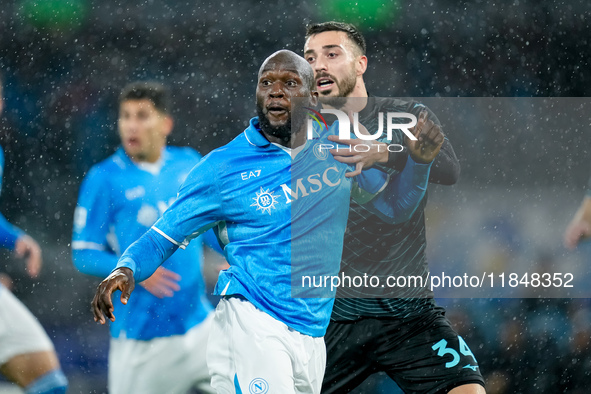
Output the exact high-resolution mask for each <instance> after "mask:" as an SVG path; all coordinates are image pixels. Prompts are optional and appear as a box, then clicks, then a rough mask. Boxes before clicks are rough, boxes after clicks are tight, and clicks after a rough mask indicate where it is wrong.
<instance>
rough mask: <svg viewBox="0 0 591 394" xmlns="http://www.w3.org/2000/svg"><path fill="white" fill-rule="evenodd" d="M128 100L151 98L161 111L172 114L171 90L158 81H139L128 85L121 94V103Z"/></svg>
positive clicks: (155, 106)
mask: <svg viewBox="0 0 591 394" xmlns="http://www.w3.org/2000/svg"><path fill="white" fill-rule="evenodd" d="M128 100H150V101H151V102H152V104H154V108H156V109H157V110H158V111H159V112H162V113H163V114H170V111H171V106H172V104H171V99H170V92H169V90H168V88H166V86H164V85H163V84H161V83H158V82H152V81H138V82H132V83H130V84H128V85H126V86H125V87H124V88H123V90H122V91H121V95H120V96H119V104H120V105H121V104H122V103H123V102H125V101H128Z"/></svg>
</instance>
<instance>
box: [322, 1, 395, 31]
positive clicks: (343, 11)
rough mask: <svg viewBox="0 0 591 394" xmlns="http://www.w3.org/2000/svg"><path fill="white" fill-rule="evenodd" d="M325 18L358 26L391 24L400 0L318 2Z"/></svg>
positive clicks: (381, 26)
mask: <svg viewBox="0 0 591 394" xmlns="http://www.w3.org/2000/svg"><path fill="white" fill-rule="evenodd" d="M319 9H320V11H321V13H322V14H324V16H325V19H326V20H336V21H339V22H348V23H353V24H354V25H356V26H357V27H360V28H383V27H388V26H391V25H392V24H393V23H394V20H395V19H396V17H397V16H398V13H399V11H400V0H392V1H384V0H357V1H355V0H327V1H323V2H320V3H319Z"/></svg>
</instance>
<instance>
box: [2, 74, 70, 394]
mask: <svg viewBox="0 0 591 394" xmlns="http://www.w3.org/2000/svg"><path fill="white" fill-rule="evenodd" d="M2 89H3V85H2V75H0V115H1V114H2V110H3V109H4V101H3V98H2V97H3V95H2ZM3 170H4V151H3V149H2V148H1V147H0V189H1V188H2V174H3ZM0 247H2V248H7V249H10V250H14V252H15V254H16V256H17V257H25V258H26V260H27V272H28V273H29V275H30V276H31V277H33V278H34V277H36V276H37V275H39V272H40V270H41V265H42V258H41V248H40V247H39V244H37V242H36V241H35V240H34V239H33V238H31V237H30V236H28V235H27V234H25V233H24V232H23V231H22V230H21V229H19V228H17V227H15V226H13V225H11V224H10V223H8V221H7V220H6V219H5V218H4V216H3V215H2V214H0ZM0 372H1V373H2V374H3V375H4V376H6V377H7V378H8V379H9V380H11V381H12V382H14V383H16V384H18V385H19V386H20V387H22V388H23V390H25V393H26V394H31V393H35V394H62V393H65V392H66V389H67V387H68V380H67V379H66V376H65V375H64V373H63V372H62V369H61V367H60V363H59V360H58V357H57V354H56V353H55V349H54V347H53V343H52V342H51V340H50V339H49V337H48V336H47V334H46V333H45V330H44V329H43V327H42V326H41V324H39V321H37V319H36V318H35V317H34V316H33V314H32V313H31V312H30V311H29V310H28V309H27V308H26V307H25V306H24V305H23V304H22V303H21V302H20V301H19V300H18V299H17V298H16V297H15V296H14V295H13V294H12V293H11V292H10V290H8V289H7V288H5V287H4V286H3V285H2V284H1V283H0Z"/></svg>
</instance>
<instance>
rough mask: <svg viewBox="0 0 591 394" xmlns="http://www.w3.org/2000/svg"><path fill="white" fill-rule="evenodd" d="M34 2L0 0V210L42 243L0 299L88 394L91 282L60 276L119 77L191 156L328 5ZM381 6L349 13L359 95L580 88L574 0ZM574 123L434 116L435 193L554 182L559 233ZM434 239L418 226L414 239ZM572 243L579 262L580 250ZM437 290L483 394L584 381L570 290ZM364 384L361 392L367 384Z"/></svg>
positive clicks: (241, 107)
mask: <svg viewBox="0 0 591 394" xmlns="http://www.w3.org/2000/svg"><path fill="white" fill-rule="evenodd" d="M42 3H43V1H36V0H6V1H3V2H2V7H0V68H1V70H2V72H3V74H4V77H5V80H6V81H5V89H4V93H5V100H6V108H5V111H4V117H3V118H2V119H0V144H1V145H2V146H3V147H4V150H5V155H6V168H5V174H4V182H3V184H4V188H3V190H2V199H1V200H0V211H1V212H3V213H4V214H5V215H6V217H7V218H8V219H9V220H10V221H11V222H13V223H15V224H18V225H19V226H20V227H21V228H23V229H25V230H26V231H27V232H29V233H31V234H32V235H34V236H35V238H37V239H39V240H41V241H42V247H43V249H44V258H45V261H46V267H45V271H44V272H43V274H42V275H41V277H40V278H39V279H38V280H36V281H33V280H31V279H27V278H26V276H25V275H24V270H23V269H22V267H19V266H16V265H15V264H12V263H11V260H10V259H11V257H10V256H8V255H4V256H3V257H4V258H3V261H7V262H8V263H7V264H6V268H4V266H3V267H0V271H4V272H7V273H8V274H9V275H10V276H11V277H12V278H13V280H14V291H15V293H16V294H17V295H18V296H19V297H20V298H21V299H22V300H23V301H24V302H25V303H26V304H27V305H28V306H29V307H30V309H31V310H32V311H33V312H34V313H35V314H36V316H37V317H38V318H39V319H40V321H41V322H42V323H43V324H44V326H45V327H46V328H47V330H48V332H49V333H50V335H51V336H52V337H53V339H54V341H55V343H56V347H57V349H58V352H59V353H60V356H61V357H62V364H63V365H64V369H65V371H66V373H70V374H77V375H79V376H80V377H81V380H83V381H84V382H85V383H84V382H82V383H75V382H74V385H73V386H72V387H76V386H75V385H76V384H79V385H84V384H86V386H84V387H87V388H88V387H90V388H96V390H97V391H95V392H97V393H98V392H102V391H101V390H104V388H101V387H104V381H103V380H104V378H105V373H106V346H107V332H106V330H104V327H98V326H96V325H94V323H93V322H91V320H92V319H91V315H90V312H89V311H88V309H89V308H88V304H89V302H90V299H91V294H92V291H93V288H94V286H95V284H96V283H97V281H96V280H93V279H89V278H86V277H83V276H82V275H81V274H79V273H77V272H75V271H74V269H73V267H72V264H71V258H70V246H69V243H70V237H71V226H72V217H73V210H74V206H75V203H76V195H77V191H78V187H79V184H80V181H81V179H82V177H83V176H84V174H85V173H86V171H87V170H88V169H89V168H90V166H92V165H93V164H95V163H96V162H98V161H100V160H101V159H103V158H105V157H107V156H108V155H109V154H111V153H112V152H113V150H114V149H115V147H116V144H117V141H118V139H117V135H116V130H115V124H116V118H117V96H118V94H119V91H120V89H121V88H122V87H123V85H125V84H126V83H127V82H129V81H131V80H135V79H155V80H159V81H162V82H164V83H166V84H167V85H169V86H170V87H171V89H172V91H173V97H174V103H175V106H174V111H173V114H174V116H175V130H174V132H173V136H172V138H171V142H172V144H173V145H190V146H193V147H195V148H197V149H198V150H199V151H200V152H201V153H203V154H206V153H208V152H209V151H211V150H212V149H214V148H216V147H218V146H221V145H222V144H225V143H226V142H228V141H229V140H231V139H232V138H233V137H234V136H236V135H237V134H238V133H240V132H241V131H243V129H244V128H245V126H246V124H247V121H248V119H249V118H250V117H251V116H253V115H254V108H255V106H254V104H255V101H254V89H255V81H256V73H257V71H258V65H259V64H260V62H261V61H262V59H264V58H265V57H266V56H268V55H269V54H270V53H271V52H273V51H275V50H278V49H281V48H289V49H291V50H294V51H296V52H301V49H302V47H303V42H304V29H305V26H306V24H307V23H309V22H318V21H323V20H328V19H332V18H331V15H329V14H328V12H327V10H328V9H330V8H327V7H326V4H327V3H328V2H320V1H318V2H314V1H291V0H287V1H280V2H277V3H273V4H271V3H269V2H262V1H253V0H247V1H230V2H220V1H213V0H204V1H197V2H187V1H180V0H169V1H158V0H142V1H138V0H130V1H121V0H101V1H99V0H77V1H75V0H63V1H60V0H56V1H52V2H47V3H51V4H53V5H54V7H56V8H53V9H52V8H42V7H41V4H42ZM332 3H334V4H336V5H339V4H344V5H343V7H345V6H346V4H345V3H347V2H346V1H336V0H333V1H332ZM353 3H354V2H352V4H353ZM384 3H388V4H391V5H390V6H389V7H387V9H386V10H385V11H383V12H385V13H386V15H387V18H380V19H379V21H378V19H377V18H375V16H372V15H361V16H360V15H352V16H351V18H354V19H353V20H351V21H352V22H357V23H360V24H361V25H362V26H363V33H364V34H365V37H366V40H367V42H368V53H367V56H368V58H369V68H368V71H367V73H366V75H367V78H366V81H367V84H368V86H369V87H370V89H372V87H375V88H376V89H377V90H375V91H372V90H370V92H369V93H370V94H373V95H378V96H397V97H407V96H412V97H416V98H420V97H436V96H441V97H457V96H468V97H507V96H517V97H529V96H534V97H585V96H591V83H590V81H591V68H590V67H589V64H588V62H589V60H588V59H590V58H591V49H590V48H591V46H590V45H589V44H590V41H591V30H589V29H588V26H587V24H588V20H589V17H590V16H591V3H588V2H584V1H582V0H580V1H576V0H573V1H568V0H567V1H562V2H552V1H533V0H514V1H501V2H496V3H492V2H487V1H482V0H473V1H460V2H457V1H449V0H445V1H438V2H409V1H404V0H399V1H392V2H384ZM60 4H61V8H60V7H59V6H60ZM355 18H356V19H355ZM372 18H373V19H372ZM436 113H438V112H436ZM590 123H591V122H590V121H589V116H588V115H587V112H586V111H584V112H583V114H582V116H581V118H580V119H578V120H577V123H575V124H579V125H580V127H579V128H577V127H571V128H569V129H568V130H564V129H561V128H560V126H558V125H557V126H556V128H553V127H548V128H546V129H545V130H543V131H540V130H539V129H538V128H532V127H530V126H531V122H530V121H529V120H528V119H515V122H514V123H512V124H517V125H519V127H518V128H517V129H515V130H513V129H509V127H506V126H507V125H506V124H496V126H495V127H491V128H487V129H485V128H482V129H481V128H480V127H479V126H478V124H477V122H471V123H466V125H465V127H464V128H462V129H458V130H456V129H454V130H446V129H445V125H446V122H444V131H446V132H448V134H449V136H450V139H451V141H452V142H453V144H454V146H455V147H456V152H457V153H458V157H459V158H460V161H461V163H462V180H461V181H460V183H459V184H458V185H456V186H454V187H452V188H451V189H450V190H451V192H453V193H456V198H455V199H448V200H446V201H448V202H449V203H452V204H457V205H461V204H463V202H464V201H463V200H462V196H464V197H465V195H462V191H463V190H469V191H474V190H481V191H482V192H483V193H486V192H487V190H489V189H494V190H497V191H498V190H505V191H506V192H507V193H509V194H510V190H518V192H517V193H521V192H523V195H524V201H523V203H524V204H526V203H527V202H528V201H527V200H528V197H529V196H534V197H533V200H536V198H537V199H539V197H536V196H539V193H541V192H540V189H539V187H540V185H544V186H545V189H543V190H545V191H552V185H555V186H554V187H556V188H558V189H560V190H561V191H568V194H567V196H568V198H566V199H562V200H561V202H562V203H564V204H566V206H562V208H561V209H562V210H561V212H564V214H565V217H564V221H563V222H561V221H560V220H557V221H554V222H550V223H546V225H547V226H549V227H554V228H555V230H556V231H555V232H556V234H560V233H561V231H562V230H563V228H564V226H563V224H564V225H566V222H567V220H568V219H569V218H570V217H572V213H573V212H574V211H575V209H576V205H577V204H578V202H579V201H580V199H581V198H582V196H583V193H584V190H585V187H586V183H587V179H588V177H589V176H590V175H591V172H590V167H591V166H590V165H589V157H590V154H589V153H590V152H589V151H588V149H589V148H588V147H589V146H590V144H589V143H590V142H591V141H590V136H589V132H588V126H589V124H590ZM505 137H507V138H505ZM509 137H510V138H509ZM519 174H521V175H519ZM548 174H549V175H548ZM516 188H517V189H516ZM437 192H439V190H436V191H435V192H434V193H433V195H434V196H436V195H437ZM514 193H515V192H514ZM470 196H474V194H470ZM551 197H552V196H550V198H551ZM512 201H521V200H519V198H513V200H512ZM570 203H572V209H571V210H570V211H569V206H568V204H570ZM556 204H557V202H556ZM473 209H477V207H476V208H473ZM480 209H483V210H486V209H487V205H486V204H485V203H484V202H483V203H482V206H481V208H480ZM511 209H515V207H509V208H506V212H504V213H505V214H507V215H509V214H510V213H511V212H510V211H511ZM517 209H519V208H517ZM524 211H526V209H525V208H524ZM536 212H538V211H535V212H534V213H532V214H535V213H536ZM432 214H433V215H435V214H436V213H435V212H432ZM428 216H429V215H428ZM446 220H447V221H448V223H449V222H450V221H457V219H455V218H453V217H448V218H447V219H446ZM497 224H498V223H492V224H491V223H489V224H487V225H490V226H496V225H497ZM453 226H462V223H459V222H457V223H454V224H453ZM495 228H496V227H495ZM548 231H549V230H548V229H545V234H548ZM525 232H526V233H527V234H526V236H532V237H535V235H532V234H531V233H529V232H527V231H525ZM438 235H439V232H436V231H433V232H431V233H428V240H429V242H436V237H437V236H438ZM557 242H559V241H557ZM442 248H443V249H442ZM444 252H445V248H444V247H440V248H438V249H437V253H444ZM553 252H554V251H553ZM584 252H585V253H586V255H587V256H591V250H589V249H588V248H587V249H585V250H584ZM524 253H525V252H524ZM527 253H531V254H530V256H536V254H535V253H534V252H532V251H528V252H527ZM429 257H430V258H431V255H430V256H429ZM532 258H535V257H532ZM580 258H583V257H580ZM559 260H560V258H559ZM588 260H589V259H586V260H585V262H587V261H588ZM444 263H445V262H444ZM211 280H215V278H210V281H211ZM442 302H444V303H446V302H447V303H449V309H448V310H449V311H450V312H449V313H450V315H451V316H450V318H451V319H452V320H453V321H454V322H455V323H456V324H457V326H456V327H457V329H458V330H459V331H460V332H461V334H462V335H463V336H464V338H465V339H466V341H467V342H468V343H469V344H470V345H471V347H472V349H473V351H474V353H475V355H476V356H477V358H478V361H479V362H480V365H481V367H482V371H483V373H484V375H485V377H486V378H487V379H488V384H489V387H488V389H489V392H493V393H494V392H498V393H513V392H525V391H528V392H531V391H533V392H540V393H554V392H572V393H579V392H580V393H582V392H587V391H588V387H589V383H591V372H590V371H591V368H589V367H590V366H591V349H590V348H589V338H591V336H590V335H589V334H591V333H590V332H589V331H590V328H589V327H591V324H590V323H591V305H590V304H589V301H588V300H586V299H574V300H569V299H496V300H490V299H486V300H484V299H483V300H456V301H449V300H448V301H445V300H443V301H442ZM374 383H375V382H374ZM101 385H103V386H101ZM80 387H82V386H80ZM372 387H375V390H376V392H379V390H380V389H379V387H380V384H378V383H375V384H374V385H373V386H372ZM586 388H587V390H586ZM80 390H81V391H80V392H87V391H83V389H80ZM384 390H385V389H384ZM360 392H364V391H360Z"/></svg>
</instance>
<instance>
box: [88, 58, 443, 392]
mask: <svg viewBox="0 0 591 394" xmlns="http://www.w3.org/2000/svg"><path fill="white" fill-rule="evenodd" d="M313 84H314V75H313V71H312V69H311V68H310V66H309V65H308V64H307V62H306V61H305V60H304V59H303V58H302V57H300V56H298V55H296V54H295V53H293V52H291V51H286V50H283V51H279V52H276V53H275V54H273V55H271V56H270V57H269V58H267V59H266V60H265V62H264V63H263V65H262V66H261V68H260V70H259V75H258V83H257V91H256V98H257V111H258V116H257V117H255V118H253V119H251V121H250V126H249V127H248V128H247V129H246V130H245V132H244V133H242V134H240V135H239V136H238V137H236V138H235V139H234V140H233V141H232V142H230V143H229V144H227V145H225V146H224V147H222V148H219V149H216V150H214V151H213V152H211V153H210V154H209V155H208V156H206V157H205V158H204V159H203V160H202V161H201V162H200V163H199V164H198V165H197V166H196V167H195V168H194V169H193V170H192V171H191V173H190V174H189V176H188V178H187V180H186V181H185V183H184V184H183V186H182V187H181V190H180V192H179V198H178V199H177V200H176V201H175V202H174V203H173V204H172V205H171V207H170V208H169V209H168V210H167V211H166V212H165V213H164V215H163V217H162V218H161V219H160V220H158V222H156V223H155V224H154V226H152V228H151V229H150V230H149V231H148V232H147V233H146V234H145V235H143V236H142V237H141V238H140V239H139V240H138V241H137V242H135V243H134V244H132V245H131V246H130V247H129V248H128V249H127V250H126V251H125V253H124V254H123V256H122V257H121V259H120V260H119V263H118V264H117V267H118V268H117V269H115V270H114V271H113V272H112V273H111V274H110V275H109V276H108V277H107V278H106V279H105V280H104V281H103V282H102V283H101V284H100V285H99V287H98V288H97V291H96V294H95V297H94V299H93V313H94V318H95V320H96V321H99V322H100V323H105V322H106V318H107V319H110V320H111V321H114V320H115V316H114V314H113V304H112V301H111V296H112V294H113V292H114V291H115V290H117V289H119V290H121V291H122V295H121V300H122V302H123V303H130V302H131V298H130V294H131V291H132V290H133V288H134V283H135V281H136V280H140V281H141V280H143V279H145V278H146V277H148V276H149V275H150V274H151V273H152V272H153V271H154V270H155V269H156V268H157V267H158V266H159V265H160V264H161V263H162V261H164V260H166V258H167V257H168V256H170V254H171V253H173V252H174V251H175V250H176V249H177V248H179V247H180V248H184V247H187V245H188V244H189V241H191V239H193V238H194V237H196V236H198V235H199V234H201V233H202V232H203V231H206V230H207V229H209V228H212V227H215V228H217V235H218V238H219V240H220V242H221V243H222V244H223V245H224V253H225V255H226V258H227V260H228V262H229V264H230V268H229V269H227V270H225V271H223V272H221V273H220V276H219V279H218V283H217V285H216V290H215V291H216V293H217V294H220V295H222V296H224V298H223V299H222V301H221V302H220V303H219V305H218V307H217V308H216V312H215V320H214V323H213V324H214V327H213V329H212V331H211V335H210V339H209V343H208V351H207V352H208V356H207V360H208V366H209V370H210V374H211V376H212V386H213V387H214V388H215V389H216V391H217V392H218V393H246V392H251V393H257V392H258V393H266V392H268V393H287V394H289V393H319V392H320V386H321V383H322V376H323V374H324V366H325V360H326V354H325V349H324V342H323V335H324V332H325V330H326V326H327V325H328V321H329V317H330V313H331V309H332V304H333V302H334V299H333V298H332V295H333V294H334V291H331V290H330V289H328V290H327V289H321V290H320V291H318V292H316V291H314V289H303V288H302V286H301V285H300V284H301V280H299V279H301V278H300V277H301V276H303V275H320V276H330V275H336V274H338V271H339V263H340V258H341V252H342V247H343V235H344V232H345V226H346V222H347V213H348V209H349V199H350V196H351V189H352V187H353V180H352V179H353V178H349V177H346V176H345V174H346V172H347V171H349V170H350V169H351V167H350V166H349V165H347V164H344V163H339V162H338V161H336V160H335V159H334V158H333V157H332V156H331V155H330V154H326V155H324V154H320V153H319V151H318V146H319V144H323V143H325V142H328V140H327V137H328V134H330V131H329V133H326V132H324V133H319V134H318V135H317V136H316V137H314V138H311V139H310V140H307V139H306V132H305V127H304V126H305V124H304V122H303V121H302V120H301V119H300V118H297V117H294V118H293V119H292V103H293V102H292V99H294V98H304V99H307V100H308V102H309V106H313V105H315V104H316V100H317V97H318V94H317V92H316V91H315V89H314V86H313ZM333 127H335V126H333ZM317 131H320V130H317ZM441 141H442V139H441ZM440 145H441V143H434V141H431V140H427V139H423V142H422V147H421V148H420V149H418V150H417V154H425V155H426V154H427V152H428V153H429V154H432V155H433V157H434V155H436V154H437V152H438V150H439V147H440ZM317 153H318V154H317ZM325 153H326V152H325ZM429 167H430V165H429V164H417V163H416V162H415V161H413V160H412V159H409V162H408V164H407V166H406V167H405V170H404V171H403V172H402V173H401V174H400V175H399V176H397V177H396V178H395V179H392V180H389V179H388V178H387V177H386V175H385V174H383V173H381V172H379V171H377V170H373V171H372V172H370V171H367V172H364V173H363V174H362V175H360V176H359V177H357V178H356V182H357V184H358V186H357V189H363V190H362V192H361V191H359V192H358V193H356V194H357V195H359V196H362V197H364V202H366V203H367V204H368V206H370V209H375V210H379V211H380V212H381V214H382V215H384V216H385V217H386V216H387V217H390V218H391V219H392V220H393V221H395V220H406V218H408V217H409V216H410V215H411V214H412V212H414V210H415V209H416V206H417V204H418V201H420V199H421V198H422V196H423V195H424V192H425V187H426V182H427V178H428V174H429ZM380 192H381V193H380ZM376 195H377V197H376ZM367 196H369V198H365V197H367ZM371 197H374V198H373V199H371ZM294 293H295V294H296V295H298V297H294V296H293V295H294ZM310 295H311V296H312V297H313V298H308V297H309V296H310ZM319 295H321V296H328V297H319ZM105 317H106V318H105Z"/></svg>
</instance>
